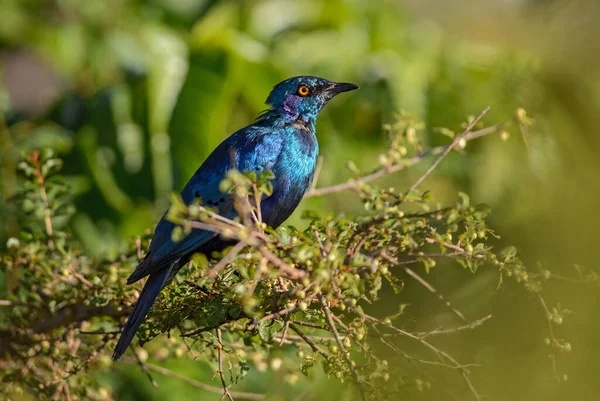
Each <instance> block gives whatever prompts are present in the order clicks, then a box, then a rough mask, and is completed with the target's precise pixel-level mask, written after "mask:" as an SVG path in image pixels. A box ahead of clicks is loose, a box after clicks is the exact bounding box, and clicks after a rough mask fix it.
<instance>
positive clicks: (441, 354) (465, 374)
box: [353, 308, 481, 401]
mask: <svg viewBox="0 0 600 401" xmlns="http://www.w3.org/2000/svg"><path fill="white" fill-rule="evenodd" d="M353 310H354V312H356V313H357V314H358V315H359V316H362V317H363V318H364V319H366V320H367V321H369V322H370V325H371V327H373V328H374V329H375V330H376V331H377V332H380V331H379V329H377V325H382V326H385V327H388V328H390V329H391V330H393V331H395V332H397V333H399V334H402V335H403V336H406V337H408V338H412V339H413V340H415V341H418V342H420V343H421V344H422V345H423V346H425V347H426V348H428V349H430V350H431V351H433V352H434V353H435V354H436V355H437V356H438V357H439V358H440V359H441V360H443V359H446V360H447V361H448V362H450V363H451V364H452V365H454V366H455V367H456V368H457V369H458V370H459V371H460V373H461V376H462V377H463V380H464V381H465V383H466V384H467V387H469V389H470V390H471V393H472V394H473V396H474V397H475V399H476V400H477V401H481V396H480V395H479V393H478V392H477V390H476V389H475V386H473V383H472V382H471V379H469V371H468V370H467V369H466V368H465V365H463V364H460V363H458V362H457V361H456V359H454V358H453V357H452V356H450V355H449V354H448V353H447V352H445V351H442V350H440V349H438V348H436V347H435V346H434V345H432V344H431V343H429V342H427V341H425V340H424V339H423V338H421V337H419V336H418V335H415V334H412V333H409V332H408V331H405V330H402V329H399V328H397V327H395V326H393V325H383V324H382V323H381V322H380V321H379V319H377V318H375V317H373V316H369V315H367V314H366V313H364V312H362V311H360V310H359V309H357V308H353Z"/></svg>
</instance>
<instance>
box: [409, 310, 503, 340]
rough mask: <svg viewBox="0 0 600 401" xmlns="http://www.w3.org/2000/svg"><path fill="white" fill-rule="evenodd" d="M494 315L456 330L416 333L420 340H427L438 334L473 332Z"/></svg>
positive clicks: (455, 328)
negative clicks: (426, 338)
mask: <svg viewBox="0 0 600 401" xmlns="http://www.w3.org/2000/svg"><path fill="white" fill-rule="evenodd" d="M491 318H492V315H487V316H485V317H482V318H481V319H477V320H475V321H473V322H471V323H469V324H465V325H463V326H458V327H454V328H450V329H435V330H432V331H428V332H422V333H416V334H417V335H418V336H419V337H420V338H425V337H429V336H433V335H438V334H452V333H456V332H459V331H464V330H472V329H474V328H476V327H479V326H481V325H482V324H483V323H485V322H486V321H487V320H489V319H491Z"/></svg>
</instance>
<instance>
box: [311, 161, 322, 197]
mask: <svg viewBox="0 0 600 401" xmlns="http://www.w3.org/2000/svg"><path fill="white" fill-rule="evenodd" d="M322 167H323V156H321V155H319V156H318V157H317V165H316V166H315V173H314V174H313V180H312V183H311V184H310V189H309V192H310V191H314V190H316V188H317V181H319V175H320V174H321V168H322Z"/></svg>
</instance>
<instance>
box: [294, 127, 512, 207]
mask: <svg viewBox="0 0 600 401" xmlns="http://www.w3.org/2000/svg"><path fill="white" fill-rule="evenodd" d="M514 122H515V119H512V120H508V121H505V122H503V123H500V124H496V125H493V126H491V127H487V128H482V129H480V130H477V131H472V132H470V133H468V134H467V135H465V136H464V138H463V139H464V140H465V141H467V142H468V141H471V140H473V139H476V138H480V137H483V136H486V135H490V134H493V133H495V132H498V131H500V130H501V129H503V128H504V127H506V126H507V125H510V124H512V123H514ZM449 146H450V145H440V146H437V147H435V148H432V149H430V150H429V151H426V152H423V153H421V154H419V155H417V156H414V157H412V158H410V159H406V160H403V161H402V162H401V163H399V164H394V165H392V166H389V167H383V168H380V169H377V170H375V171H374V172H372V173H370V174H367V175H365V176H362V177H359V178H356V179H352V180H350V181H348V182H344V183H340V184H335V185H331V186H327V187H321V188H313V189H311V190H309V191H308V192H307V193H306V195H305V196H304V197H305V198H311V197H313V196H323V195H328V194H331V193H336V192H341V191H346V190H349V189H357V188H358V187H359V186H360V184H364V183H367V182H371V181H374V180H377V179H379V178H381V177H385V176H386V175H388V174H393V173H397V172H398V171H401V170H404V169H405V168H407V167H412V166H414V165H416V164H418V163H419V162H420V161H421V160H423V159H425V158H426V157H429V156H436V155H439V154H441V153H443V152H444V151H446V149H448V147H449Z"/></svg>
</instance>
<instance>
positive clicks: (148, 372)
mask: <svg viewBox="0 0 600 401" xmlns="http://www.w3.org/2000/svg"><path fill="white" fill-rule="evenodd" d="M131 351H133V355H135V359H136V360H137V363H138V365H140V368H142V372H144V374H145V375H146V377H147V378H148V380H150V383H151V384H152V387H158V383H157V382H156V380H154V378H153V377H152V374H151V373H150V371H149V370H148V367H147V366H146V364H145V363H144V362H143V361H142V359H141V358H140V356H139V355H138V353H137V351H136V350H135V347H131Z"/></svg>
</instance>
